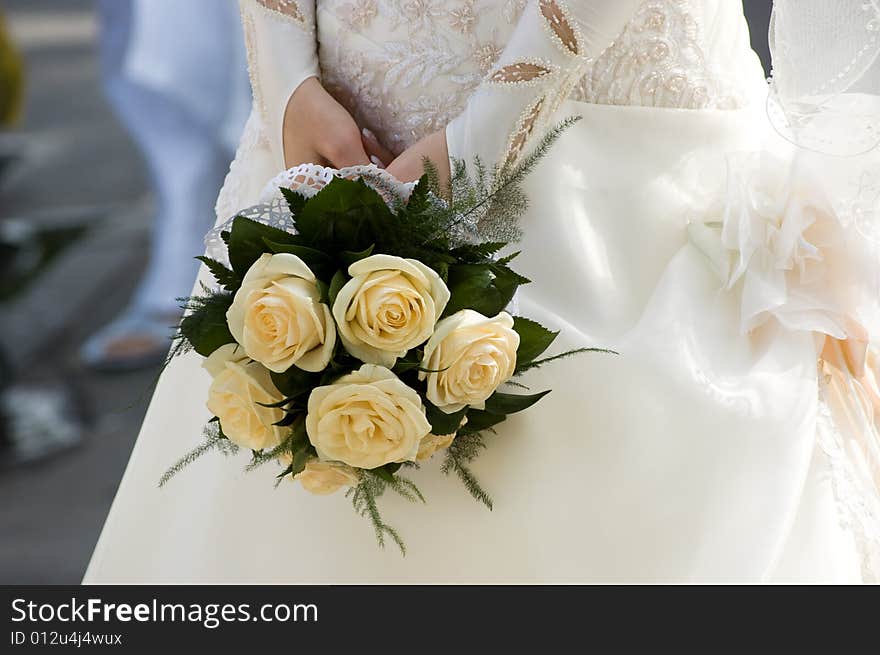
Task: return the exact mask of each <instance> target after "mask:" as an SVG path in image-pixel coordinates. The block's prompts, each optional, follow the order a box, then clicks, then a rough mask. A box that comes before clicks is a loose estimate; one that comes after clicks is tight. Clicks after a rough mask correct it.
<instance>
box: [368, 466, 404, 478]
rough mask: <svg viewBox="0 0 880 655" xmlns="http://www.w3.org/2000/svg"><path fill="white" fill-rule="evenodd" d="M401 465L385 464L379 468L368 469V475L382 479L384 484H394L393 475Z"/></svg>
mask: <svg viewBox="0 0 880 655" xmlns="http://www.w3.org/2000/svg"><path fill="white" fill-rule="evenodd" d="M400 467H401V465H400V464H397V463H391V464H385V465H384V466H380V467H379V468H374V469H369V471H370V473H372V474H373V475H375V476H377V477H380V478H382V479H383V480H385V482H394V474H395V473H397V471H398V470H399V469H400Z"/></svg>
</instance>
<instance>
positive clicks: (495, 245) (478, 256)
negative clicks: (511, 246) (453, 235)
mask: <svg viewBox="0 0 880 655" xmlns="http://www.w3.org/2000/svg"><path fill="white" fill-rule="evenodd" d="M506 245H507V243H506V242H504V241H484V242H483V243H475V244H466V245H463V246H459V247H457V248H453V249H452V251H451V254H452V256H453V257H455V259H456V260H458V261H459V262H461V263H463V264H481V263H489V262H490V260H491V257H492V255H494V254H495V253H497V252H498V251H499V250H501V249H502V248H504V247H505V246H506Z"/></svg>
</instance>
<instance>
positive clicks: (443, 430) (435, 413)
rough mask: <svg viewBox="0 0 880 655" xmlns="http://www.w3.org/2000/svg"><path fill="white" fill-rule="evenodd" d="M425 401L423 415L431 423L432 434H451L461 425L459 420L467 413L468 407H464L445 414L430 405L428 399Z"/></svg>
mask: <svg viewBox="0 0 880 655" xmlns="http://www.w3.org/2000/svg"><path fill="white" fill-rule="evenodd" d="M424 403H425V417H426V418H427V419H428V423H430V424H431V432H433V433H434V434H452V433H453V432H455V431H456V430H458V427H459V426H460V425H461V420H462V419H463V418H464V415H465V414H467V411H468V408H467V407H465V408H464V409H461V410H459V411H457V412H455V413H454V414H447V413H445V412H443V411H441V410H439V409H438V408H437V407H435V406H434V405H432V404H431V403H430V402H429V401H428V400H425V401H424Z"/></svg>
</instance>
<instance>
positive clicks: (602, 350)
mask: <svg viewBox="0 0 880 655" xmlns="http://www.w3.org/2000/svg"><path fill="white" fill-rule="evenodd" d="M584 353H605V354H606V355H619V354H620V353H618V352H616V351H614V350H608V349H607V348H577V349H575V350H568V351H566V352H564V353H559V354H558V355H553V356H552V357H545V358H544V359H536V360H535V361H533V362H529V363H528V364H524V365H523V366H522V367H519V368H517V369H516V375H519V374H520V373H525V372H526V371H531V370H532V369H536V368H540V367H542V366H543V365H544V364H549V363H550V362H555V361H558V360H560V359H567V358H569V357H573V356H574V355H582V354H584Z"/></svg>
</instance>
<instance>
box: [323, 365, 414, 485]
mask: <svg viewBox="0 0 880 655" xmlns="http://www.w3.org/2000/svg"><path fill="white" fill-rule="evenodd" d="M306 431H307V432H308V435H309V441H311V442H312V445H313V446H314V447H315V450H317V451H318V456H319V457H320V458H321V459H322V460H330V461H338V462H344V463H345V464H348V465H349V466H354V467H357V468H363V469H373V468H377V467H379V466H383V465H385V464H388V463H390V462H406V461H413V460H415V458H416V455H417V453H418V451H419V442H421V440H422V437H424V436H425V435H426V434H428V433H429V432H430V431H431V425H430V423H428V420H427V419H426V418H425V410H424V407H423V405H422V399H421V398H419V395H418V394H417V393H416V392H415V390H413V389H411V388H410V387H408V386H407V385H405V384H404V383H403V382H401V381H400V380H399V379H398V378H397V376H396V375H394V373H392V372H391V371H389V370H388V369H387V368H384V367H382V366H374V365H372V364H364V365H363V366H361V368H360V369H359V370H357V371H355V372H354V373H351V374H349V375H346V376H344V377H342V378H340V379H339V380H337V381H336V382H335V383H334V384H331V385H329V386H326V387H317V388H316V389H314V390H313V391H312V393H311V395H310V396H309V406H308V414H307V415H306Z"/></svg>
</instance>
